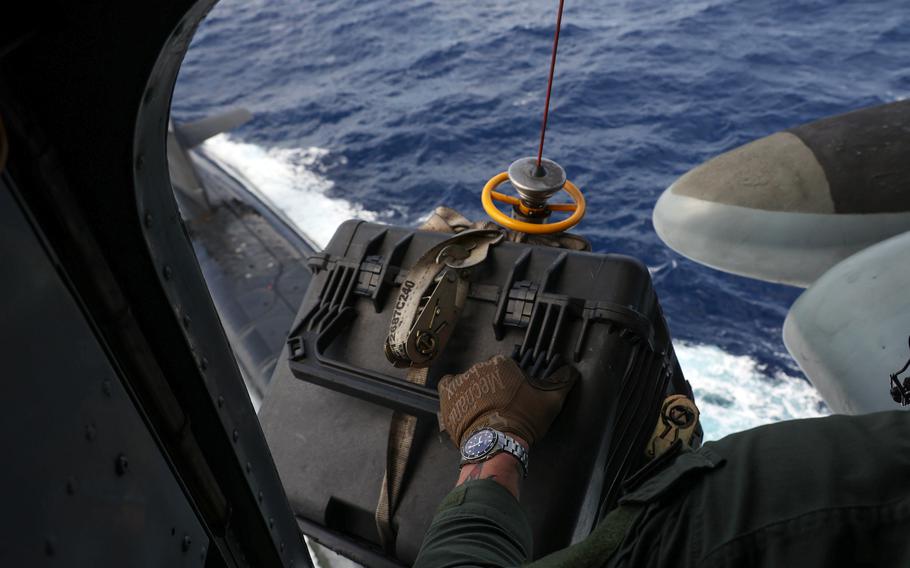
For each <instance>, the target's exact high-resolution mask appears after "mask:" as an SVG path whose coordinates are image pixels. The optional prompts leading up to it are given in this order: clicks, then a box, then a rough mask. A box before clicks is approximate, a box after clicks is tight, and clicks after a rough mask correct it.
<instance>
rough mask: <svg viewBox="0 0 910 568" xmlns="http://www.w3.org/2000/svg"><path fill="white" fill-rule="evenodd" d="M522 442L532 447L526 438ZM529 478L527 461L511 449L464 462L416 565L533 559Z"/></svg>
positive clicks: (514, 562) (507, 563) (501, 563)
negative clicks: (525, 497)
mask: <svg viewBox="0 0 910 568" xmlns="http://www.w3.org/2000/svg"><path fill="white" fill-rule="evenodd" d="M516 441H518V442H519V443H520V444H521V445H522V446H524V447H525V448H527V443H526V442H525V441H524V440H523V439H521V438H518V437H516ZM523 478H524V472H523V470H522V467H521V464H520V463H519V462H518V460H517V459H516V458H515V457H514V456H512V455H511V454H508V453H505V452H502V453H499V454H496V455H494V456H493V457H491V458H489V459H487V460H485V461H482V462H479V463H473V464H467V465H464V466H463V467H462V468H461V472H460V473H459V475H458V482H457V483H456V486H455V489H454V490H453V491H452V492H451V493H449V495H448V496H447V497H446V498H445V500H444V501H443V502H442V505H440V506H439V509H438V510H437V511H436V516H435V517H434V518H433V522H432V524H431V525H430V529H429V530H428V531H427V535H426V537H425V538H424V541H423V546H422V547H421V550H420V555H419V556H418V557H417V562H416V564H415V567H421V566H433V567H442V566H446V567H451V568H454V567H463V566H516V565H519V564H521V563H523V562H526V561H527V560H528V559H530V556H531V545H532V542H531V527H530V524H529V523H528V519H527V516H526V515H525V512H524V510H522V508H521V506H520V505H519V504H518V496H519V493H520V487H521V481H522V479H523ZM503 489H504V490H505V491H503Z"/></svg>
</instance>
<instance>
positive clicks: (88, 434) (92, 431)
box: [85, 423, 98, 442]
mask: <svg viewBox="0 0 910 568" xmlns="http://www.w3.org/2000/svg"><path fill="white" fill-rule="evenodd" d="M97 435H98V428H96V427H95V424H94V423H91V424H87V425H86V426H85V439H86V440H88V441H89V442H91V441H92V440H94V439H95V436H97Z"/></svg>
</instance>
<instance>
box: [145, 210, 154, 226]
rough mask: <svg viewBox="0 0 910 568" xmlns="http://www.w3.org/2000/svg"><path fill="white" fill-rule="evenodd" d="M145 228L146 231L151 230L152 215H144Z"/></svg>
mask: <svg viewBox="0 0 910 568" xmlns="http://www.w3.org/2000/svg"><path fill="white" fill-rule="evenodd" d="M145 228H146V229H151V228H152V214H151V213H146V214H145Z"/></svg>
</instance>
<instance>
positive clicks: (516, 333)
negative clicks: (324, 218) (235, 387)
mask: <svg viewBox="0 0 910 568" xmlns="http://www.w3.org/2000/svg"><path fill="white" fill-rule="evenodd" d="M447 236H449V235H445V234H440V233H431V232H422V231H413V230H409V229H404V228H400V227H390V226H384V225H379V224H373V223H367V222H362V221H349V222H347V223H345V224H343V225H342V226H341V227H340V228H339V229H338V231H337V232H336V234H335V235H334V237H333V238H332V241H331V242H330V243H329V245H328V247H327V248H326V249H325V251H324V252H323V253H321V254H319V255H316V256H315V257H314V258H313V259H311V266H312V268H313V269H314V271H315V274H314V277H313V280H312V283H311V285H310V288H309V290H308V291H307V294H306V297H305V298H304V301H303V304H302V306H301V308H300V311H299V313H298V316H297V321H296V323H295V328H294V329H293V330H292V331H291V334H290V339H289V348H288V349H287V350H286V351H287V354H288V357H289V359H290V361H289V365H288V366H285V365H279V367H278V369H277V371H276V376H275V377H274V378H273V381H272V384H273V386H272V390H271V391H270V393H269V394H268V395H267V397H266V399H265V401H264V403H263V407H262V409H261V411H260V419H261V421H262V423H263V428H264V430H265V432H266V436H267V438H268V441H269V444H270V446H271V448H272V451H273V455H274V457H275V461H276V465H277V466H278V469H279V472H280V473H281V476H282V480H283V481H284V484H285V487H286V489H287V492H288V495H289V497H290V499H291V504H292V507H293V508H294V511H295V513H296V514H297V516H298V518H299V519H300V522H301V527H302V528H303V530H304V532H309V533H311V534H313V535H314V537H316V538H317V540H321V541H323V542H324V543H326V544H327V545H328V546H330V547H331V548H335V549H337V550H339V551H340V552H342V553H343V554H345V555H347V556H349V557H351V558H354V559H355V560H359V561H361V562H362V563H368V564H371V565H372V564H376V563H377V562H379V560H380V558H379V556H377V553H378V547H377V546H376V543H378V535H377V531H376V528H375V523H374V521H373V512H374V510H375V507H376V504H377V502H378V499H379V489H380V484H381V481H382V479H383V472H384V469H385V450H386V446H387V437H388V430H389V423H390V419H391V414H392V410H391V408H392V407H397V408H399V409H401V408H408V407H409V406H408V401H411V402H413V401H412V399H411V398H408V396H409V395H408V394H407V393H408V392H410V391H408V390H407V389H409V388H410V386H409V385H406V384H405V385H404V386H403V387H402V388H404V389H405V390H404V391H402V392H405V396H404V397H402V396H398V394H400V392H399V393H397V394H396V393H395V392H393V393H390V394H386V393H385V392H386V391H387V390H395V389H388V388H387V387H388V385H389V384H390V383H397V384H398V385H401V384H402V383H404V379H405V376H406V373H407V370H406V369H397V368H395V367H393V366H392V365H391V364H390V363H389V362H388V360H387V359H386V357H385V354H384V352H383V344H384V341H385V337H386V334H387V332H388V327H389V319H390V315H391V311H392V304H393V303H394V300H395V298H396V296H397V291H398V287H397V284H399V283H400V282H401V281H402V276H403V274H404V273H405V272H406V271H407V268H408V267H409V266H411V265H412V264H413V263H414V262H416V260H417V259H418V258H419V257H420V256H421V255H422V254H423V252H424V251H426V250H427V249H429V248H430V247H432V246H433V245H434V244H436V243H437V242H439V241H441V240H443V239H445V238H447ZM470 280H471V292H470V293H469V297H468V301H467V303H466V305H465V307H464V309H463V311H462V314H461V316H460V318H459V320H458V323H457V326H456V329H455V332H454V335H453V336H452V338H451V340H450V342H449V344H448V346H447V347H446V348H445V350H444V352H443V353H441V354H440V356H439V357H438V358H437V359H436V360H435V361H434V363H433V365H432V366H431V369H430V373H429V380H428V385H427V387H428V388H427V389H425V392H423V393H422V394H421V393H417V394H415V395H414V397H412V398H413V400H416V401H419V405H420V409H417V407H416V406H414V410H415V411H414V412H413V413H414V414H416V415H418V416H419V418H420V419H419V422H418V432H417V437H416V439H415V443H414V448H413V450H412V455H411V461H410V465H409V467H408V470H407V475H406V477H405V481H404V484H405V485H404V489H403V496H402V500H401V502H400V505H399V506H398V509H397V511H396V514H395V516H394V525H395V526H396V528H397V531H398V533H397V542H396V550H395V554H394V556H395V559H396V560H397V561H399V562H403V563H407V564H410V563H412V562H413V561H414V559H415V558H416V555H417V552H418V550H419V547H420V543H421V541H422V539H423V536H424V533H425V532H426V529H427V527H428V526H429V523H430V520H431V519H432V517H433V514H434V512H435V510H436V507H437V505H438V504H439V502H440V501H441V500H442V498H443V497H444V496H445V495H446V494H447V493H448V492H449V491H450V490H451V489H452V486H453V484H454V483H455V480H456V477H457V472H458V462H459V454H458V451H457V450H456V448H455V447H454V446H453V445H452V443H451V442H450V441H449V440H448V437H447V436H445V435H444V434H440V433H439V431H438V425H437V423H436V419H435V417H433V416H432V414H431V412H432V410H433V409H434V408H436V407H434V406H433V400H434V397H435V389H434V387H435V384H436V383H437V382H438V380H439V378H440V377H442V376H443V375H444V374H448V373H457V372H462V371H464V370H466V369H467V368H469V367H470V366H471V365H473V364H474V363H476V362H478V361H483V360H485V359H487V358H489V357H491V356H493V355H495V354H497V353H501V354H504V355H513V354H515V356H517V357H518V358H523V359H524V361H525V362H529V361H531V362H533V360H535V359H536V360H537V361H539V362H540V364H541V365H546V362H547V360H552V358H553V357H555V356H557V355H558V356H559V357H561V358H562V360H564V361H566V362H570V363H571V364H573V365H574V366H575V368H576V369H577V370H578V371H579V373H580V379H579V381H578V382H577V383H576V385H575V387H574V388H573V390H572V392H571V393H570V394H569V396H568V398H567V400H566V404H565V407H564V409H563V411H562V413H561V414H560V416H559V417H558V418H557V420H556V422H555V423H554V424H553V426H552V428H551V429H550V432H549V433H548V434H547V435H546V436H545V437H544V438H543V439H542V440H541V441H539V442H538V443H537V444H535V446H534V447H533V448H532V449H531V453H530V473H529V477H528V479H527V480H526V481H525V483H524V486H523V488H522V496H521V503H522V506H523V507H524V508H525V510H526V511H527V513H528V516H529V519H530V521H531V525H532V527H533V532H534V545H535V550H534V557H535V558H536V557H539V556H542V555H544V554H547V553H549V552H552V551H554V550H558V549H560V548H563V547H565V546H567V545H569V544H571V543H572V542H575V541H577V540H580V539H581V538H584V536H586V535H587V534H588V533H589V532H590V531H591V530H592V529H593V527H594V526H595V524H596V522H597V520H598V519H599V518H600V517H602V515H603V514H605V512H606V511H608V510H609V509H610V508H612V507H613V506H614V505H615V503H616V501H617V499H618V498H619V497H620V496H621V494H622V489H621V482H622V481H623V480H624V479H626V478H628V477H629V476H630V475H631V474H632V473H634V471H635V470H637V469H638V468H639V467H641V466H642V465H643V464H644V463H645V457H644V447H645V444H646V442H647V440H648V438H649V437H650V435H651V433H652V432H653V430H654V427H655V424H656V422H657V417H658V412H659V409H660V405H661V402H662V401H663V400H664V398H665V397H666V396H668V395H669V394H674V393H684V394H687V395H689V396H691V389H690V387H689V385H688V383H687V382H686V381H685V379H684V378H683V376H682V373H681V372H680V370H679V366H678V363H677V360H676V357H675V354H674V353H673V348H672V344H671V341H670V336H669V333H668V330H667V326H666V322H665V320H664V317H663V314H662V312H661V309H660V306H659V304H658V301H657V297H656V295H655V293H654V290H653V287H652V285H651V278H650V274H649V272H648V269H647V267H646V266H645V265H644V264H642V263H641V262H639V261H637V260H635V259H633V258H630V257H626V256H620V255H612V254H597V253H585V252H574V251H566V250H562V249H557V248H550V247H540V246H530V245H525V244H516V243H512V242H502V243H500V244H498V245H496V246H495V247H493V248H492V249H491V253H490V256H489V257H488V258H487V260H486V261H485V262H484V263H483V264H482V265H480V266H478V267H475V268H474V269H473V272H472V274H471V276H470ZM342 312H344V313H343V314H342ZM320 332H321V333H320ZM317 353H318V356H317ZM291 369H293V372H292V370H291ZM355 375H356V380H354V379H352V377H354V376H355ZM398 381H401V383H398ZM361 383H366V385H367V386H366V387H365V389H366V392H360V391H359V390H358V389H360V386H358V385H360V384H361ZM352 385H353V386H352ZM327 387H328V388H327ZM397 388H398V387H397V386H396V389H397ZM332 389H337V390H332ZM338 390H340V391H342V392H338ZM412 390H413V389H412ZM352 393H354V394H356V395H357V396H352V395H351V394H352ZM377 393H379V394H377ZM418 395H419V396H418ZM358 397H360V398H358ZM384 397H385V398H384ZM405 399H407V400H405ZM415 404H416V403H415ZM317 533H318V534H317Z"/></svg>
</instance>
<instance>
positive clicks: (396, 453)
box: [375, 367, 429, 553]
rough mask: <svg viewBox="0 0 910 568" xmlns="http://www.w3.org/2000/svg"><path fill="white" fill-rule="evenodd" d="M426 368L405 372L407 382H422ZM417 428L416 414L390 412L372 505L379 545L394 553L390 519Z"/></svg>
mask: <svg viewBox="0 0 910 568" xmlns="http://www.w3.org/2000/svg"><path fill="white" fill-rule="evenodd" d="M428 372H429V367H422V368H419V369H418V368H415V367H412V368H411V369H410V370H409V371H408V377H407V379H408V381H409V382H412V383H415V384H418V385H421V386H423V385H426V383H427V373H428ZM416 429H417V417H416V416H412V415H410V414H405V413H404V412H399V411H397V410H396V411H395V412H393V413H392V423H391V425H390V426H389V442H388V448H387V449H386V468H385V475H383V477H382V487H381V488H380V490H379V503H377V504H376V515H375V518H376V529H377V530H378V531H379V541H380V544H382V548H383V549H384V550H385V551H386V552H389V553H392V552H394V550H393V547H394V546H395V528H394V527H393V526H392V519H393V518H394V516H395V509H396V507H397V506H398V500H399V498H400V497H401V484H402V481H403V480H404V473H405V471H406V470H407V467H408V458H409V457H410V455H411V445H412V444H413V443H414V432H415V431H416Z"/></svg>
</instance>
